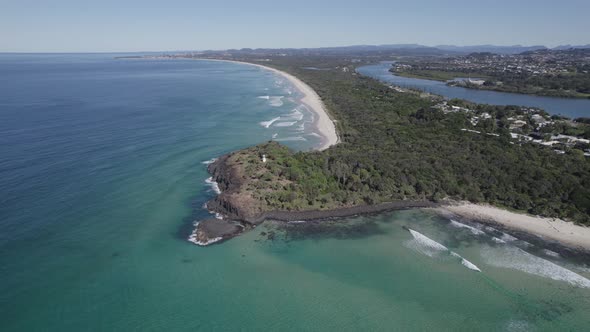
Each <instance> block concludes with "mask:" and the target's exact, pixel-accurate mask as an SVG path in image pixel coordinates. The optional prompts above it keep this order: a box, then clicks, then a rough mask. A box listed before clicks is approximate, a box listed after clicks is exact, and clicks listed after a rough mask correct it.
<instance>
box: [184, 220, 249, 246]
mask: <svg viewBox="0 0 590 332" xmlns="http://www.w3.org/2000/svg"><path fill="white" fill-rule="evenodd" d="M243 230H244V226H242V224H240V223H239V222H236V221H232V220H222V219H205V220H203V221H200V222H199V223H198V225H197V227H196V228H195V230H194V231H193V233H192V234H191V236H190V237H189V241H190V242H192V243H194V244H198V245H201V246H206V245H209V244H212V243H215V242H219V241H222V240H227V239H230V238H232V237H234V236H236V235H238V234H240V233H242V231H243Z"/></svg>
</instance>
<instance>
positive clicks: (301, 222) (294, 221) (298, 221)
mask: <svg viewBox="0 0 590 332" xmlns="http://www.w3.org/2000/svg"><path fill="white" fill-rule="evenodd" d="M305 222H306V221H305V220H291V221H289V222H287V223H288V224H303V223H305Z"/></svg>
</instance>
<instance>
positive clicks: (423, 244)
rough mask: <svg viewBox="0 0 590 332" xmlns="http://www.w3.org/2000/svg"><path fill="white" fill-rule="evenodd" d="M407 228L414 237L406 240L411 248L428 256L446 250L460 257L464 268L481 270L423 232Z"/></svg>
mask: <svg viewBox="0 0 590 332" xmlns="http://www.w3.org/2000/svg"><path fill="white" fill-rule="evenodd" d="M408 230H409V231H410V234H412V236H413V237H414V239H413V240H411V241H408V242H406V245H407V246H408V247H410V248H411V249H414V250H416V251H418V252H420V253H422V254H424V255H426V256H428V257H434V256H436V255H439V254H441V253H444V252H447V253H449V254H450V255H451V256H453V257H456V258H458V259H460V260H461V264H463V266H465V267H466V268H468V269H470V270H473V271H478V272H481V270H480V269H479V268H478V267H477V266H476V265H475V264H473V263H471V262H470V261H468V260H466V259H465V258H463V257H461V255H459V254H457V253H456V252H454V251H450V250H449V248H447V247H445V246H444V245H442V244H440V243H438V242H436V241H434V240H432V239H430V238H429V237H427V236H425V235H424V234H421V233H419V232H416V231H415V230H413V229H409V228H408Z"/></svg>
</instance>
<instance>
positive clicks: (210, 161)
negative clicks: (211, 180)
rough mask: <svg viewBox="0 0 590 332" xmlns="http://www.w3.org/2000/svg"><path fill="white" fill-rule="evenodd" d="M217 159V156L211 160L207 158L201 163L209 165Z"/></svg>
mask: <svg viewBox="0 0 590 332" xmlns="http://www.w3.org/2000/svg"><path fill="white" fill-rule="evenodd" d="M216 161H217V158H211V159H209V160H205V161H203V162H201V164H205V165H209V164H213V163H214V162H216Z"/></svg>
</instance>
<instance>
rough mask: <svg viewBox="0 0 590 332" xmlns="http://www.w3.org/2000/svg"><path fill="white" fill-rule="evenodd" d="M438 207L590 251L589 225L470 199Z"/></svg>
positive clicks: (444, 211)
mask: <svg viewBox="0 0 590 332" xmlns="http://www.w3.org/2000/svg"><path fill="white" fill-rule="evenodd" d="M435 210H436V211H438V212H439V213H441V214H443V215H448V214H449V213H450V214H453V215H457V216H460V217H463V218H466V219H471V220H474V221H479V222H483V223H495V224H500V225H502V226H504V227H506V228H508V229H512V230H515V231H520V232H525V233H528V234H532V235H535V236H537V237H540V238H542V239H546V240H550V241H556V242H559V243H561V244H563V245H565V246H567V247H571V248H576V249H583V250H585V251H590V227H584V226H580V225H576V224H574V223H572V222H567V221H564V220H561V219H557V218H545V217H539V216H532V215H527V214H523V213H516V212H511V211H508V210H504V209H501V208H497V207H494V206H491V205H487V204H473V203H469V202H460V203H453V204H448V205H445V206H442V207H439V208H437V209H435Z"/></svg>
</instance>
